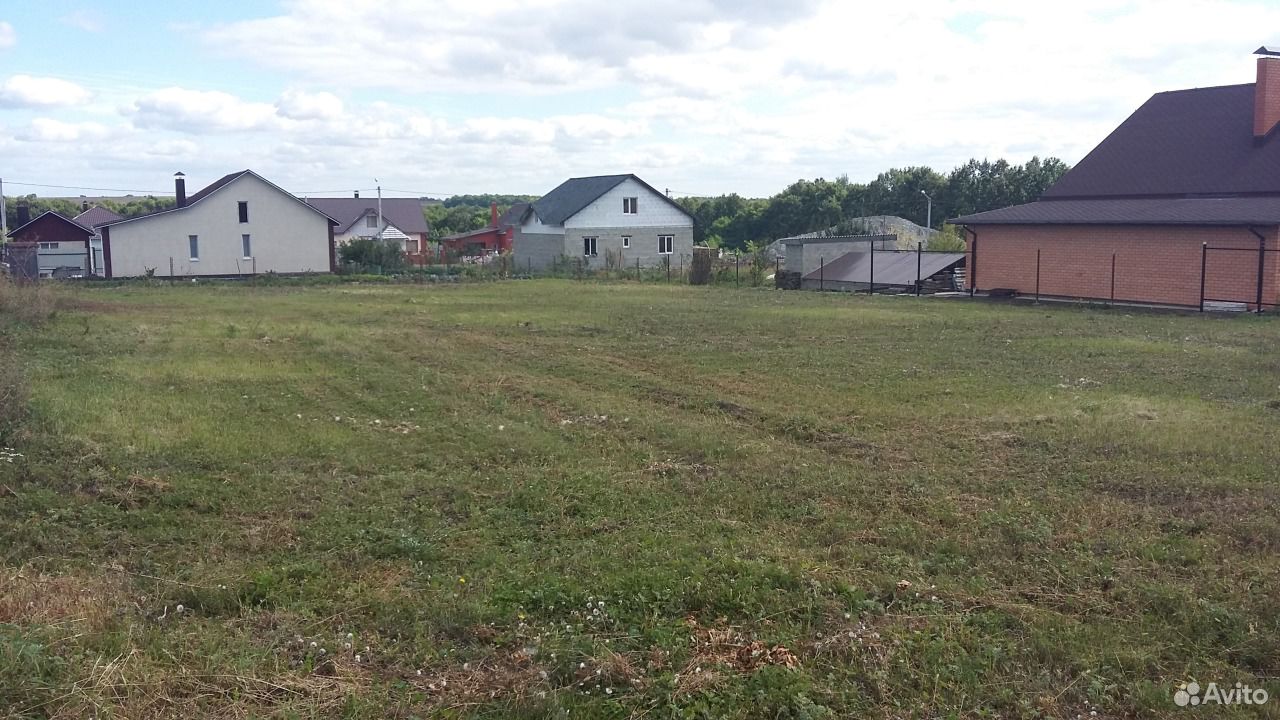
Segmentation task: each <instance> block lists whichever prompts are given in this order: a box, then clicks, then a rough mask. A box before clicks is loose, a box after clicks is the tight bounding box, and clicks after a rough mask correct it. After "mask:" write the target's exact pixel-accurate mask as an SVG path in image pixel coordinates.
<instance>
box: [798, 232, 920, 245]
mask: <svg viewBox="0 0 1280 720" xmlns="http://www.w3.org/2000/svg"><path fill="white" fill-rule="evenodd" d="M896 237H897V236H896V235H821V234H818V233H810V234H808V235H796V236H794V237H787V238H782V239H781V240H778V242H780V243H782V244H783V245H821V244H823V243H848V242H883V241H885V240H893V239H895V238H896Z"/></svg>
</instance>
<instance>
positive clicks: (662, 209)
mask: <svg viewBox="0 0 1280 720" xmlns="http://www.w3.org/2000/svg"><path fill="white" fill-rule="evenodd" d="M626 197H634V198H639V201H638V203H637V210H638V212H637V213H636V214H634V215H624V214H623V212H622V199H623V198H626ZM564 226H565V227H566V228H570V229H574V228H631V227H635V228H643V227H693V219H692V218H690V217H689V216H688V215H685V214H684V213H683V212H680V211H679V210H678V209H676V208H675V207H672V205H671V203H669V202H668V201H667V200H666V198H665V197H663V196H662V195H659V194H657V193H654V192H652V191H650V190H649V189H648V188H646V187H645V186H644V185H641V184H640V183H638V182H636V181H635V180H632V179H631V178H627V179H626V180H623V181H622V182H621V183H618V186H617V187H615V188H614V189H612V190H610V191H609V192H607V193H605V194H604V195H601V196H600V197H599V198H598V199H597V200H596V201H595V202H593V203H591V204H590V205H588V206H586V207H585V208H583V209H582V210H581V211H579V212H578V214H577V215H574V216H573V217H571V218H569V219H568V220H566V221H565V223H564Z"/></svg>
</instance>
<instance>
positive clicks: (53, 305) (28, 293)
mask: <svg viewBox="0 0 1280 720" xmlns="http://www.w3.org/2000/svg"><path fill="white" fill-rule="evenodd" d="M56 311H57V297H56V296H55V294H54V290H53V288H52V287H50V285H49V283H47V282H46V283H40V282H34V283H18V282H15V281H14V280H13V279H11V278H9V277H7V276H3V275H0V324H2V323H4V322H5V321H8V322H17V323H21V324H23V325H39V324H41V323H43V322H44V321H46V320H48V319H49V318H51V317H53V315H54V313H55V312H56ZM0 329H3V328H2V327H0Z"/></svg>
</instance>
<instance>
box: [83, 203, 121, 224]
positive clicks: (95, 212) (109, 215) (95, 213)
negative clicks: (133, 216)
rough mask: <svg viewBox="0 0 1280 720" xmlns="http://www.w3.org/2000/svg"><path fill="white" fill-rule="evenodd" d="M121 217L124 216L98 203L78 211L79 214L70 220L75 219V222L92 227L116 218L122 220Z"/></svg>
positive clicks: (113, 220)
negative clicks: (80, 211)
mask: <svg viewBox="0 0 1280 720" xmlns="http://www.w3.org/2000/svg"><path fill="white" fill-rule="evenodd" d="M123 219H124V216H122V215H119V214H117V213H113V212H111V211H110V210H108V209H106V208H104V207H102V206H100V205H95V206H93V207H91V208H89V209H88V210H85V211H84V212H82V213H80V214H79V215H77V216H75V217H74V218H72V220H75V221H76V222H77V223H80V224H81V225H83V226H85V227H87V228H90V229H93V228H94V227H96V226H98V225H103V224H106V223H109V222H115V221H117V220H123Z"/></svg>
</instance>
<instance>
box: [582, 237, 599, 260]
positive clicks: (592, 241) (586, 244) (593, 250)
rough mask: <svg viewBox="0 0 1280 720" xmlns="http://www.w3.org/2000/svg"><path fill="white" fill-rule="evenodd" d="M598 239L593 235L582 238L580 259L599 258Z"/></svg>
mask: <svg viewBox="0 0 1280 720" xmlns="http://www.w3.org/2000/svg"><path fill="white" fill-rule="evenodd" d="M599 241H600V238H598V237H596V236H594V235H586V236H583V238H582V257H599V256H600V246H599Z"/></svg>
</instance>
